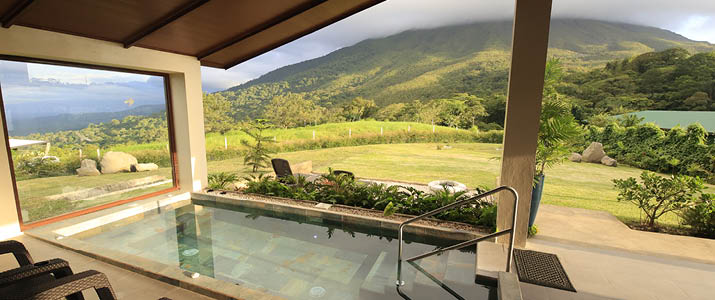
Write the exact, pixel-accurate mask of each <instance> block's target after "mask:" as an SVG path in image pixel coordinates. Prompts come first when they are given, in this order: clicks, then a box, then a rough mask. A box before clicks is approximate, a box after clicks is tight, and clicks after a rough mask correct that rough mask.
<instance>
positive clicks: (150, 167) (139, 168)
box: [132, 163, 159, 172]
mask: <svg viewBox="0 0 715 300" xmlns="http://www.w3.org/2000/svg"><path fill="white" fill-rule="evenodd" d="M156 169H159V166H157V165H156V164H154V163H148V164H134V165H132V172H146V171H154V170H156Z"/></svg>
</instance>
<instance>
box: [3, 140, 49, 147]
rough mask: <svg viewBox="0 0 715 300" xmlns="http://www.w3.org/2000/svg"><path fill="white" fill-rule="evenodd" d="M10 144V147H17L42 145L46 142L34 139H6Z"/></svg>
mask: <svg viewBox="0 0 715 300" xmlns="http://www.w3.org/2000/svg"><path fill="white" fill-rule="evenodd" d="M8 141H9V144H10V149H17V148H22V147H29V146H32V145H44V144H47V142H46V141H35V140H19V139H8Z"/></svg>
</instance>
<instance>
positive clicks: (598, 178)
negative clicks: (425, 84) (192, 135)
mask: <svg viewBox="0 0 715 300" xmlns="http://www.w3.org/2000/svg"><path fill="white" fill-rule="evenodd" d="M437 145H438V144H391V145H368V146H356V147H342V148H331V149H320V150H309V151H297V152H287V153H279V154H275V155H274V157H281V158H285V159H287V160H288V161H290V162H291V163H299V162H303V161H306V160H312V161H313V170H314V171H317V172H327V170H328V167H332V168H334V169H342V170H349V171H352V172H354V173H355V174H356V175H357V176H359V177H367V178H375V179H392V180H401V181H410V182H420V183H427V182H429V181H432V180H438V179H450V180H456V181H459V182H462V183H464V184H466V185H467V186H469V187H471V188H473V187H476V186H486V187H489V188H493V187H495V186H496V176H498V174H499V167H500V162H499V160H497V159H494V158H495V157H500V156H501V145H500V144H476V143H475V144H453V145H451V146H453V148H452V149H448V150H437ZM244 170H245V169H244V167H243V158H239V157H237V158H235V159H230V160H223V161H213V162H209V172H222V171H227V172H239V173H243V172H245V171H244ZM641 172H642V170H641V169H637V168H631V167H628V166H623V165H621V166H619V167H617V168H613V167H606V166H603V165H600V164H589V163H573V162H570V161H567V162H565V163H564V164H562V165H559V166H557V167H555V168H553V169H550V170H547V172H546V176H547V178H546V185H545V186H544V196H543V198H542V203H546V204H554V205H561V206H568V207H579V208H586V209H594V210H605V211H608V212H610V213H611V214H613V215H615V216H616V217H618V218H619V219H621V220H622V221H635V220H638V219H639V216H640V211H639V209H638V208H637V207H635V206H634V205H632V204H630V203H626V202H618V201H617V200H616V196H617V192H616V190H614V189H613V183H612V182H611V180H612V179H615V178H627V177H636V178H637V177H638V176H640V173H641ZM707 189H708V190H709V192H715V187H714V186H712V185H708V186H707ZM678 221H679V220H678V217H677V216H676V215H675V214H668V215H665V216H663V217H661V219H660V222H661V223H663V224H666V225H670V226H674V225H677V224H678Z"/></svg>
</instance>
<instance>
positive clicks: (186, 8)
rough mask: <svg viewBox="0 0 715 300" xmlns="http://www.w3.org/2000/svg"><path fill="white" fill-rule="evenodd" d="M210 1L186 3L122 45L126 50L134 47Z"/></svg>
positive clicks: (195, 0)
mask: <svg viewBox="0 0 715 300" xmlns="http://www.w3.org/2000/svg"><path fill="white" fill-rule="evenodd" d="M209 1H210V0H192V1H189V2H188V3H186V4H185V5H183V6H181V7H179V8H178V9H176V10H174V11H172V12H170V13H168V14H166V15H165V16H163V17H161V18H160V19H158V20H156V21H154V22H152V23H151V24H149V25H148V26H146V27H144V28H142V29H140V30H139V31H137V32H135V33H133V34H132V35H130V36H129V37H128V38H126V39H125V40H124V41H123V42H122V44H124V48H129V47H131V46H134V45H135V44H136V43H137V42H139V41H141V40H142V39H143V38H145V37H146V36H148V35H150V34H152V33H154V32H156V31H157V30H159V29H161V28H162V27H164V26H166V25H169V24H171V22H174V21H176V20H178V19H179V18H181V17H183V16H185V15H186V14H188V13H190V12H192V11H194V10H195V9H197V8H199V7H201V6H202V5H204V4H206V3H207V2H209Z"/></svg>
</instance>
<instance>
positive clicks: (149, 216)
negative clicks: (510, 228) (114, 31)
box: [76, 200, 496, 299]
mask: <svg viewBox="0 0 715 300" xmlns="http://www.w3.org/2000/svg"><path fill="white" fill-rule="evenodd" d="M102 227H104V228H100V229H101V230H94V231H93V233H91V234H79V235H77V236H76V238H78V239H81V240H83V241H84V242H86V243H90V244H92V245H96V246H98V247H107V249H111V250H115V251H119V252H122V253H126V254H131V255H136V256H140V257H143V258H146V259H150V260H153V261H156V262H159V263H162V264H166V265H169V266H175V267H179V268H181V269H183V270H186V271H188V272H191V273H198V274H201V275H203V276H208V277H212V278H215V279H218V280H222V281H226V282H231V283H234V284H238V285H240V286H243V287H247V288H251V289H255V290H259V291H263V292H266V293H269V294H273V295H276V296H278V297H283V298H286V299H403V298H402V297H401V296H400V295H398V293H397V291H396V288H395V279H396V264H397V251H396V250H397V243H396V236H397V234H396V232H395V231H394V230H388V229H385V228H380V227H370V226H365V225H357V224H347V223H344V222H339V221H334V220H329V219H324V218H320V217H307V216H305V215H303V216H301V215H295V214H291V213H286V212H280V211H275V210H266V209H258V208H253V207H243V206H238V205H231V204H225V203H217V202H212V201H203V200H192V202H191V203H190V204H187V205H184V206H180V207H176V208H169V209H161V210H154V211H152V212H150V213H144V214H143V215H142V216H141V217H140V218H135V221H132V222H126V221H123V222H121V224H113V223H110V224H107V225H103V226H102ZM406 241H407V243H406V246H405V249H404V251H405V255H408V256H409V255H413V254H419V253H422V252H427V251H430V250H433V249H435V248H437V247H440V246H445V245H449V244H453V243H454V241H449V240H444V239H438V238H434V237H428V236H417V235H414V234H407V235H406ZM471 250H472V251H473V248H472V249H471ZM418 263H419V265H420V266H421V267H422V268H424V269H425V270H427V271H429V272H430V273H431V274H433V275H434V276H435V277H437V278H439V279H440V280H442V281H444V282H445V283H446V284H447V285H448V286H449V287H450V288H452V289H453V290H456V291H458V292H460V293H461V294H462V295H464V296H465V298H468V299H496V293H495V290H494V289H493V288H491V287H486V286H481V285H476V284H475V283H474V253H472V252H469V251H465V252H460V251H449V252H446V253H444V254H442V255H439V256H433V257H429V258H426V259H423V260H422V261H418ZM403 269H404V275H403V276H404V279H405V282H406V285H405V286H404V287H402V288H401V290H402V291H404V292H405V294H406V295H408V296H409V297H410V298H411V299H450V298H453V297H452V296H451V295H450V294H448V293H447V292H446V291H445V290H443V289H442V288H441V287H439V285H437V284H436V283H435V282H433V281H432V280H430V279H429V278H427V277H426V276H425V275H423V274H422V273H419V272H416V271H415V269H414V268H412V267H403Z"/></svg>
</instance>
